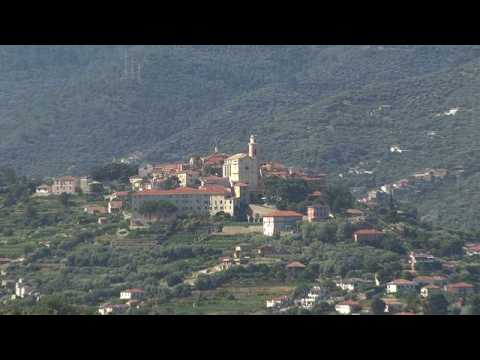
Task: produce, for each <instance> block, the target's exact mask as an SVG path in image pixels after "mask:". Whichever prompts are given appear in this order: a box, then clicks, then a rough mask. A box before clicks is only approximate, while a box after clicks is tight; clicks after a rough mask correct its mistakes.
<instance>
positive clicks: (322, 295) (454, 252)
mask: <svg viewBox="0 0 480 360" xmlns="http://www.w3.org/2000/svg"><path fill="white" fill-rule="evenodd" d="M246 140H248V141H246V144H245V145H246V146H245V152H242V153H237V154H227V153H223V152H220V151H219V149H218V148H217V147H215V149H214V151H213V152H212V153H211V154H208V155H205V156H192V157H190V158H189V159H188V161H185V162H176V163H168V164H141V165H135V166H133V165H131V164H122V163H112V164H106V165H105V166H101V167H99V168H97V169H95V170H93V171H92V173H91V174H90V175H88V176H79V177H75V176H61V177H56V178H52V179H45V181H44V182H43V183H41V184H39V183H34V182H31V181H30V180H28V179H26V178H21V177H17V176H15V174H14V173H13V172H12V171H7V170H4V171H3V173H2V172H0V185H1V192H0V200H1V201H0V219H1V221H0V268H1V275H0V276H1V280H2V283H1V285H2V286H1V288H0V310H1V311H2V312H3V313H89V314H101V315H108V314H164V313H169V314H170V313H174V314H190V313H192V314H205V313H206V314H221V313H239V314H342V315H347V314H398V315H415V314H447V313H448V314H460V313H462V314H463V313H465V314H469V313H478V312H480V297H478V296H477V295H476V292H477V289H478V285H480V271H479V269H480V260H479V259H480V247H479V245H478V243H477V234H471V233H465V232H460V231H455V230H451V229H438V228H433V227H432V226H431V225H430V224H427V223H423V222H421V221H420V220H419V219H418V217H417V213H416V209H414V208H412V207H411V206H409V205H408V203H404V202H399V201H397V198H398V196H397V194H398V193H399V192H400V191H402V189H407V188H409V189H413V192H414V191H417V190H418V189H422V188H424V187H428V186H429V185H428V184H430V183H433V182H436V181H442V179H443V178H445V177H447V176H448V175H449V173H448V171H446V170H445V169H424V170H422V171H418V172H417V173H416V174H414V175H413V176H412V177H409V178H406V179H402V180H401V181H399V182H395V183H393V184H385V185H384V186H381V187H379V188H376V189H372V190H371V191H370V192H369V193H368V194H367V195H366V196H364V197H359V198H355V197H354V196H353V195H352V193H351V192H350V189H348V188H346V187H345V186H344V185H342V184H329V183H328V182H327V175H326V174H322V173H317V172H312V171H310V170H308V169H298V168H294V167H287V166H285V165H283V164H281V163H280V162H278V161H271V160H265V159H267V158H272V156H271V155H270V154H265V153H264V152H263V151H262V150H261V146H259V145H261V144H259V143H257V138H256V137H255V136H254V135H251V136H250V138H249V139H246ZM415 189H416V190H415ZM66 299H68V300H66Z"/></svg>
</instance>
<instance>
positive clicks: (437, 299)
mask: <svg viewBox="0 0 480 360" xmlns="http://www.w3.org/2000/svg"><path fill="white" fill-rule="evenodd" d="M447 310H448V301H447V299H446V298H445V296H444V295H443V294H434V295H432V296H431V297H430V298H429V299H428V300H427V301H426V302H425V303H424V305H423V312H424V314H426V315H445V314H447Z"/></svg>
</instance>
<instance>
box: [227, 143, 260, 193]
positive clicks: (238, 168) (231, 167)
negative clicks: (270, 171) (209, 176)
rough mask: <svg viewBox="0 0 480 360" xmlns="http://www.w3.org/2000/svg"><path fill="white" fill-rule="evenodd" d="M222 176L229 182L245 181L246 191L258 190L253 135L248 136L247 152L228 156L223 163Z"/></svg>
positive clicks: (257, 171)
mask: <svg viewBox="0 0 480 360" xmlns="http://www.w3.org/2000/svg"><path fill="white" fill-rule="evenodd" d="M223 177H226V178H228V179H229V180H230V182H231V183H234V184H235V183H246V184H247V185H248V191H250V192H254V191H257V190H258V182H259V167H258V154H257V143H256V141H255V136H254V135H251V136H250V142H249V143H248V154H245V153H239V154H235V155H233V156H230V157H229V158H227V159H226V160H225V163H224V164H223Z"/></svg>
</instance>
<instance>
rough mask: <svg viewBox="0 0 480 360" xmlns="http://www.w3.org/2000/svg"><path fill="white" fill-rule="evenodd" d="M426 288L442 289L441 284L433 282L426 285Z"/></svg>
mask: <svg viewBox="0 0 480 360" xmlns="http://www.w3.org/2000/svg"><path fill="white" fill-rule="evenodd" d="M424 288H426V289H441V287H440V286H437V285H433V284H428V285H427V286H424Z"/></svg>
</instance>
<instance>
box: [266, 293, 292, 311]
mask: <svg viewBox="0 0 480 360" xmlns="http://www.w3.org/2000/svg"><path fill="white" fill-rule="evenodd" d="M289 302H290V299H289V298H288V296H279V297H276V298H273V299H270V300H267V301H266V306H267V309H277V308H281V307H284V306H287V305H288V303H289Z"/></svg>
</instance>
